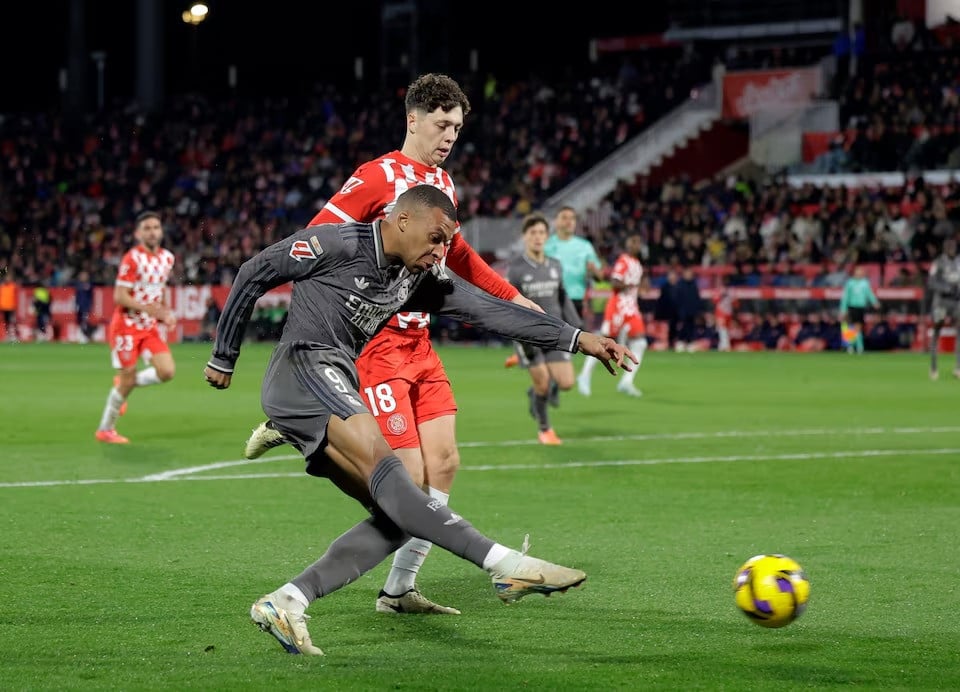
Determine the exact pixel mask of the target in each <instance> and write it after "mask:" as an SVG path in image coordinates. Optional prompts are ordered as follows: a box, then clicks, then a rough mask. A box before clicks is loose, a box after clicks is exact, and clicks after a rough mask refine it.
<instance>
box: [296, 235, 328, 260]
mask: <svg viewBox="0 0 960 692" xmlns="http://www.w3.org/2000/svg"><path fill="white" fill-rule="evenodd" d="M322 254H323V248H322V247H320V241H319V240H317V236H315V235H314V236H310V240H309V241H306V240H295V241H294V242H293V245H291V246H290V256H291V257H292V258H293V259H295V260H296V261H297V262H302V261H303V260H305V259H317V256H318V255H322Z"/></svg>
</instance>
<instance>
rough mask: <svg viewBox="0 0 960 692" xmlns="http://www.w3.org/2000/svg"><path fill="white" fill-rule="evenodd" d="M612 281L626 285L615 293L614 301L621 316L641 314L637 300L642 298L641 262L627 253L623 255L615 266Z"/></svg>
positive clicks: (611, 275) (611, 274)
mask: <svg viewBox="0 0 960 692" xmlns="http://www.w3.org/2000/svg"><path fill="white" fill-rule="evenodd" d="M610 278H611V279H616V280H618V281H620V282H622V283H623V284H624V286H623V288H621V289H620V290H619V291H617V290H615V291H614V292H613V300H616V301H617V310H618V312H620V313H621V314H634V313H639V312H640V308H639V304H638V302H637V299H638V298H639V296H640V280H641V279H642V278H643V265H642V264H640V260H638V259H637V258H636V257H633V256H631V255H629V254H627V253H626V252H624V253H622V254H621V255H620V256H619V257H618V258H617V261H616V262H615V263H614V265H613V271H612V272H611V273H610Z"/></svg>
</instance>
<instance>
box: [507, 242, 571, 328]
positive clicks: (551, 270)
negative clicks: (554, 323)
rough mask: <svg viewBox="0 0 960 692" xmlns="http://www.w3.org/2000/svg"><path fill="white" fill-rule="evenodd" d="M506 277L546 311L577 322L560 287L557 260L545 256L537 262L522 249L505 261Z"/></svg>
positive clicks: (561, 272)
mask: <svg viewBox="0 0 960 692" xmlns="http://www.w3.org/2000/svg"><path fill="white" fill-rule="evenodd" d="M507 281H509V282H510V283H511V284H513V285H514V286H515V287H516V289H517V290H518V291H520V293H521V294H522V295H524V296H525V297H527V298H529V299H530V300H532V301H533V302H534V303H536V304H537V305H539V306H540V307H542V308H543V309H544V311H545V312H546V313H547V314H548V315H553V316H555V317H559V318H561V319H564V320H566V321H567V322H570V323H571V324H574V325H577V326H580V317H579V315H577V311H576V308H575V307H574V306H573V302H572V301H571V300H570V297H569V296H568V295H567V292H566V291H565V290H564V288H563V266H562V265H561V264H560V261H559V260H557V259H554V258H553V257H546V258H544V261H543V262H537V261H536V260H534V259H532V258H530V257H528V256H527V254H526V253H522V254H521V255H520V256H518V257H515V258H514V259H513V260H511V261H510V264H509V265H507Z"/></svg>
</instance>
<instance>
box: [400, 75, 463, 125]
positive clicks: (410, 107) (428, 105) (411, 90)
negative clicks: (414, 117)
mask: <svg viewBox="0 0 960 692" xmlns="http://www.w3.org/2000/svg"><path fill="white" fill-rule="evenodd" d="M404 105H405V106H406V108H407V113H409V112H410V111H414V110H420V111H425V112H427V113H432V112H433V111H435V110H437V109H438V108H441V109H443V112H444V113H447V112H449V111H452V110H453V109H454V108H456V107H457V106H460V108H462V109H463V114H464V115H466V114H467V113H469V112H470V99H468V98H467V95H466V94H465V93H464V92H463V89H461V88H460V85H459V84H457V81H456V80H455V79H453V78H452V77H448V76H447V75H445V74H436V73H433V72H429V73H427V74H424V75H420V76H419V77H417V78H416V79H415V80H413V82H411V83H410V86H408V87H407V96H406V98H405V99H404Z"/></svg>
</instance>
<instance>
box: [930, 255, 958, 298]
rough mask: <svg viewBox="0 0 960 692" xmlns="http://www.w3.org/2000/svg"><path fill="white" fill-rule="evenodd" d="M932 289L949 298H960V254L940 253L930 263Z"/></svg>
mask: <svg viewBox="0 0 960 692" xmlns="http://www.w3.org/2000/svg"><path fill="white" fill-rule="evenodd" d="M928 285H929V286H930V289H931V290H932V291H933V292H934V293H936V294H939V295H942V296H944V297H947V298H953V299H956V298H960V295H958V291H960V255H957V256H955V257H948V256H947V255H940V256H939V257H937V258H936V259H935V260H933V263H932V264H931V265H930V278H929V281H928Z"/></svg>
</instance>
